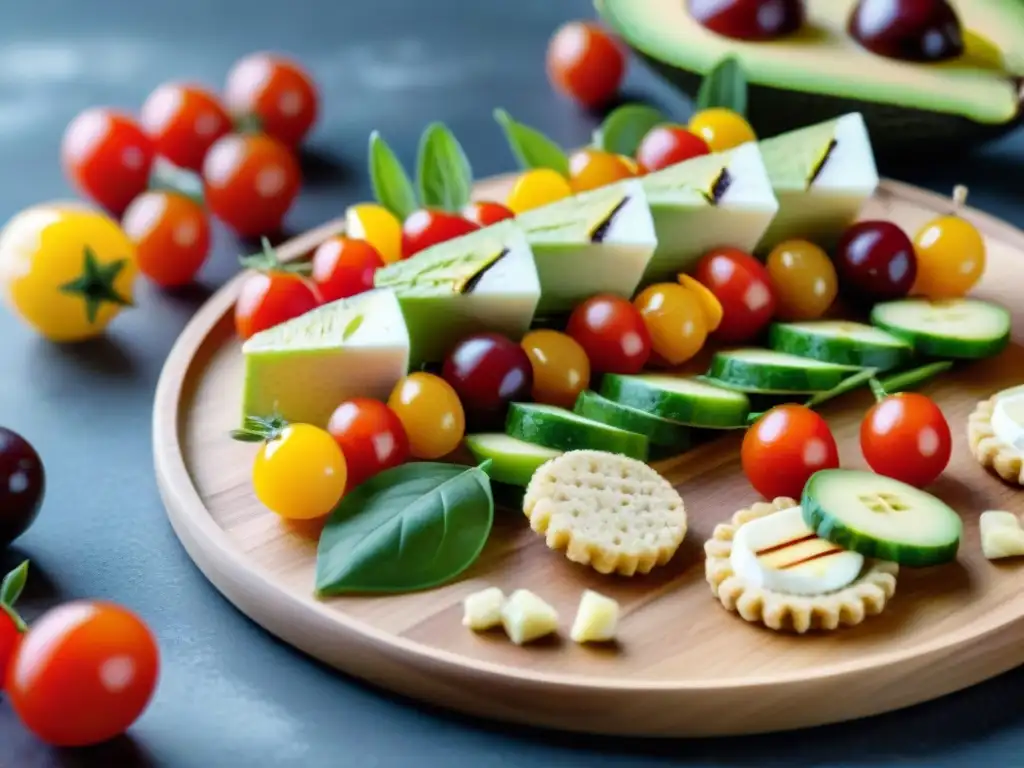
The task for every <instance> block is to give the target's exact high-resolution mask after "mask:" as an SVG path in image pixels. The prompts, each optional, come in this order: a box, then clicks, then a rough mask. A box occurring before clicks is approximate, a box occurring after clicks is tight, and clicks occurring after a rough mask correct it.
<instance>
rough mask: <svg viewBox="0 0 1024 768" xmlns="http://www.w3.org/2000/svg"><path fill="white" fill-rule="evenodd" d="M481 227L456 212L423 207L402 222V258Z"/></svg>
mask: <svg viewBox="0 0 1024 768" xmlns="http://www.w3.org/2000/svg"><path fill="white" fill-rule="evenodd" d="M477 229H480V225H479V224H475V223H474V222H472V221H470V220H469V219H464V218H463V217H462V216H459V215H458V214H455V213H448V212H447V211H438V210H434V209H431V208H421V209H420V210H418V211H414V212H413V213H411V214H409V217H408V218H407V219H406V220H405V221H404V222H403V224H402V258H404V259H407V258H409V257H410V256H413V255H415V254H417V253H419V252H420V251H422V250H425V249H426V248H429V247H430V246H432V245H437V244H438V243H443V242H446V241H448V240H454V239H455V238H456V237H462V235H468V234H469V233H470V232H473V231H474V230H477Z"/></svg>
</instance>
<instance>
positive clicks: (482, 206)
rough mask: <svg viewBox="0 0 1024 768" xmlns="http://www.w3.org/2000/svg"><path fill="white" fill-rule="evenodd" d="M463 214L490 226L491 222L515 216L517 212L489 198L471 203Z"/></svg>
mask: <svg viewBox="0 0 1024 768" xmlns="http://www.w3.org/2000/svg"><path fill="white" fill-rule="evenodd" d="M462 215H463V217H465V218H466V219H468V220H469V221H472V222H473V223H474V224H476V225H478V226H481V227H489V226H490V225H491V224H497V223H498V222H499V221H504V220H505V219H511V218H514V217H515V213H514V212H513V211H511V210H509V209H508V208H506V207H505V206H504V205H502V204H501V203H493V202H491V201H489V200H478V201H476V202H473V203H470V204H469V205H467V206H466V207H465V208H464V209H463V210H462Z"/></svg>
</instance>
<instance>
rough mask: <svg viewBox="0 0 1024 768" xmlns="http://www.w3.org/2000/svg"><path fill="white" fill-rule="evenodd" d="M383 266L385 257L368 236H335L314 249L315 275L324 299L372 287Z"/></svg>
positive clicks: (342, 297)
mask: <svg viewBox="0 0 1024 768" xmlns="http://www.w3.org/2000/svg"><path fill="white" fill-rule="evenodd" d="M383 266H384V259H382V258H381V257H380V254H379V253H378V252H377V249H376V248H374V247H373V246H372V245H370V244H369V243H368V242H366V241H365V240H357V239H355V238H350V237H332V238H331V239H330V240H326V241H325V242H323V243H321V244H320V247H318V248H317V249H316V250H315V251H314V252H313V273H312V278H313V282H314V283H316V285H317V288H319V289H320V297H321V298H322V299H323V300H324V301H335V300H336V299H347V298H348V297H349V296H355V295H356V294H357V293H362V292H363V291H368V290H370V289H371V288H373V275H374V273H375V272H376V271H377V270H378V269H380V268H381V267H383Z"/></svg>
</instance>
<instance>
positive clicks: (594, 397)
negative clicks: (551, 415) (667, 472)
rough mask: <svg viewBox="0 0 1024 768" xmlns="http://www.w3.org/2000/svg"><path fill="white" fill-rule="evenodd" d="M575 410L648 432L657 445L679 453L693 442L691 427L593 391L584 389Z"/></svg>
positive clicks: (603, 422) (604, 420) (651, 440)
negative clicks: (609, 398)
mask: <svg viewBox="0 0 1024 768" xmlns="http://www.w3.org/2000/svg"><path fill="white" fill-rule="evenodd" d="M573 410H574V411H575V412H576V413H578V414H579V415H580V416H585V417H586V418H588V419H593V420H594V421H600V422H601V423H602V424H608V425H609V426H612V427H618V428H619V429H625V430H627V431H629V432H636V433H637V434H641V435H646V436H647V439H648V440H650V442H651V443H652V444H653V445H659V446H663V447H666V448H674V449H675V450H676V451H677V452H682V451H685V450H686V449H688V448H689V447H690V445H691V443H692V442H693V438H692V435H693V432H692V430H691V429H690V428H689V427H685V426H683V425H682V424H679V423H677V422H674V421H669V420H668V419H663V418H661V417H660V416H653V415H651V414H650V413H647V412H646V411H640V410H637V409H636V408H630V407H629V406H628V405H622V404H621V403H616V402H613V401H611V400H608V399H607V398H604V397H601V395H599V394H597V393H596V392H591V391H590V390H587V391H585V392H580V396H579V397H578V398H577V399H576V405H575V407H574V408H573Z"/></svg>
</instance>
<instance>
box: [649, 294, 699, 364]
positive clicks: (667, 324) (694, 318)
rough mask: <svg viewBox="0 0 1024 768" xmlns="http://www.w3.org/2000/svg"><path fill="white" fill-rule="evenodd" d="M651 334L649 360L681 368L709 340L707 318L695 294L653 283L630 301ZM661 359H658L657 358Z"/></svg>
mask: <svg viewBox="0 0 1024 768" xmlns="http://www.w3.org/2000/svg"><path fill="white" fill-rule="evenodd" d="M633 306H635V307H636V308H637V310H638V311H639V312H640V315H641V316H642V317H643V319H644V324H645V325H646V326H647V332H648V333H650V335H651V351H652V354H651V359H652V360H654V361H656V362H659V363H662V364H667V365H681V364H682V363H685V362H686V361H687V360H689V359H690V358H692V357H693V356H694V355H696V354H697V353H698V352H700V350H701V347H703V346H704V342H705V341H707V337H708V326H707V315H706V314H705V310H704V306H703V304H702V302H701V300H700V298H698V295H697V293H696V292H694V291H691V290H688V289H686V288H684V287H683V286H681V285H679V284H678V283H656V284H655V285H651V286H648V287H647V288H645V289H644V290H642V291H641V292H640V293H639V294H638V295H637V297H636V298H635V299H634V300H633ZM659 358H660V359H659Z"/></svg>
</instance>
